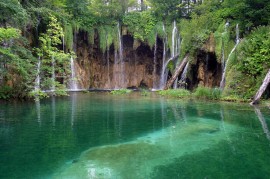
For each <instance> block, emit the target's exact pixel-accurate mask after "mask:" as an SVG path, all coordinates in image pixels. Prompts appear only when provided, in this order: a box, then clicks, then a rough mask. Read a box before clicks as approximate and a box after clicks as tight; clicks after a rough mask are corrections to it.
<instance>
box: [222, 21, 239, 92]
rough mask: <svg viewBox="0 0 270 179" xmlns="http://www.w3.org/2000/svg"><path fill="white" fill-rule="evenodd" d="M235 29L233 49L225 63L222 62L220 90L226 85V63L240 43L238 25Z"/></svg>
mask: <svg viewBox="0 0 270 179" xmlns="http://www.w3.org/2000/svg"><path fill="white" fill-rule="evenodd" d="M235 29H236V30H235V31H236V39H235V45H234V47H233V49H232V50H231V52H230V54H229V56H228V58H227V60H226V62H225V61H224V69H223V72H222V78H221V81H220V88H221V89H224V87H225V83H226V79H225V78H226V70H227V66H228V65H227V64H228V61H229V60H230V57H231V55H232V54H233V52H234V51H235V50H236V48H237V46H238V44H239V42H240V38H239V26H238V24H237V25H236V28H235Z"/></svg>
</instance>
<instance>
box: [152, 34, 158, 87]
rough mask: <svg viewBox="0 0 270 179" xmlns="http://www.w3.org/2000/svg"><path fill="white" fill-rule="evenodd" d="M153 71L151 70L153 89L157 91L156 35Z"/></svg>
mask: <svg viewBox="0 0 270 179" xmlns="http://www.w3.org/2000/svg"><path fill="white" fill-rule="evenodd" d="M154 48H155V49H154V70H153V89H157V88H158V86H157V79H156V75H157V34H156V42H155V47H154Z"/></svg>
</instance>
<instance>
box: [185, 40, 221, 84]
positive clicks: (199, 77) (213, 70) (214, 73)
mask: <svg viewBox="0 0 270 179" xmlns="http://www.w3.org/2000/svg"><path fill="white" fill-rule="evenodd" d="M221 77H222V67H221V64H220V62H219V61H218V60H217V57H216V54H215V40H214V36H213V35H210V37H209V39H208V41H207V42H206V43H205V44H204V45H203V47H202V48H201V49H199V50H198V51H197V54H196V56H195V57H194V61H193V63H192V65H191V69H190V75H189V79H188V81H189V82H188V84H189V85H188V86H189V89H194V88H196V87H197V86H199V85H200V86H205V87H209V88H213V87H219V84H220V81H221Z"/></svg>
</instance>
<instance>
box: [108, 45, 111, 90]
mask: <svg viewBox="0 0 270 179" xmlns="http://www.w3.org/2000/svg"><path fill="white" fill-rule="evenodd" d="M107 43H108V42H107ZM107 71H108V76H107V78H108V88H110V87H111V78H110V47H109V46H108V44H107Z"/></svg>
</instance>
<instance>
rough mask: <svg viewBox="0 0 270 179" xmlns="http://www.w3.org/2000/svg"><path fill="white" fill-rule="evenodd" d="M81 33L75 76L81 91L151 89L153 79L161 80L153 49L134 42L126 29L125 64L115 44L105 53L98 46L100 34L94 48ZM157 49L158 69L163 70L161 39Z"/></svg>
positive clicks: (78, 40) (123, 38)
mask: <svg viewBox="0 0 270 179" xmlns="http://www.w3.org/2000/svg"><path fill="white" fill-rule="evenodd" d="M82 33H83V32H81V33H80V34H78V38H77V44H76V46H77V48H76V52H77V57H78V58H77V59H76V75H77V78H78V83H79V86H80V88H85V89H88V88H95V89H115V88H138V87H147V88H152V87H153V84H154V81H153V79H159V74H158V73H156V74H154V49H151V48H150V47H149V46H148V45H147V44H145V43H142V42H139V41H137V40H136V41H135V40H134V39H133V37H132V36H131V35H129V34H128V33H127V32H126V30H125V32H123V34H125V35H123V36H122V43H123V61H122V62H120V60H119V54H117V53H116V52H117V51H118V49H115V48H114V45H111V46H110V48H109V49H107V50H106V51H105V52H104V53H103V52H102V51H101V50H100V49H99V47H98V46H99V45H98V36H97V35H96V39H95V43H94V45H89V44H88V42H87V40H85V39H84V36H85V35H84V34H82ZM86 39H87V38H86ZM158 46H159V47H158V50H157V54H156V55H157V63H158V64H157V65H156V66H157V68H160V66H161V63H162V50H163V49H162V47H163V45H162V41H161V40H158ZM156 71H160V70H159V69H157V70H156Z"/></svg>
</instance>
